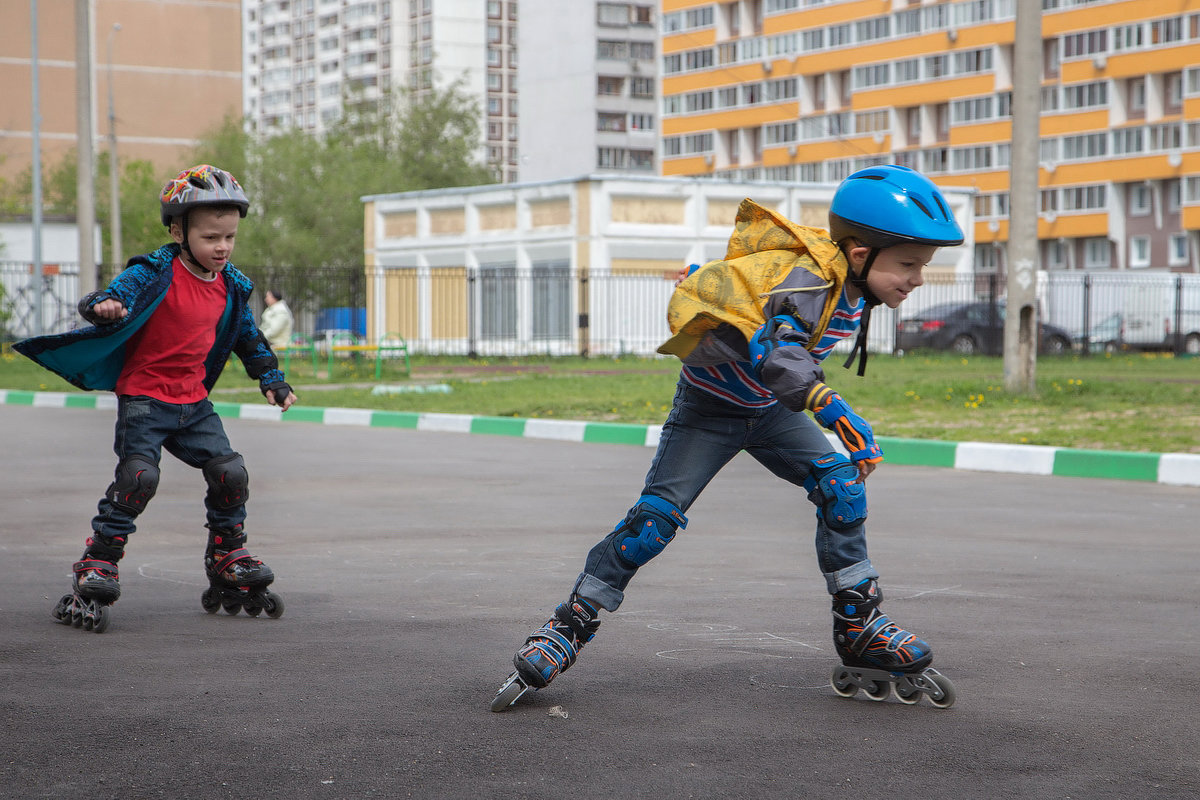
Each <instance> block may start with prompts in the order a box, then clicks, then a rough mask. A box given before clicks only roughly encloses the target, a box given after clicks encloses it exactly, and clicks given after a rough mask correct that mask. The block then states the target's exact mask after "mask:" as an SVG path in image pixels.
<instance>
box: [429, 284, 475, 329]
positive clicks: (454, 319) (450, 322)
mask: <svg viewBox="0 0 1200 800" xmlns="http://www.w3.org/2000/svg"><path fill="white" fill-rule="evenodd" d="M431 272H432V274H433V276H434V277H433V281H432V283H431V285H430V287H429V288H430V292H429V295H430V296H429V299H430V304H429V305H430V311H429V323H430V328H431V331H430V332H431V333H432V334H433V338H435V339H458V338H462V337H465V336H466V335H467V303H466V300H465V298H466V296H467V270H466V268H465V267H445V268H440V269H435V270H431Z"/></svg>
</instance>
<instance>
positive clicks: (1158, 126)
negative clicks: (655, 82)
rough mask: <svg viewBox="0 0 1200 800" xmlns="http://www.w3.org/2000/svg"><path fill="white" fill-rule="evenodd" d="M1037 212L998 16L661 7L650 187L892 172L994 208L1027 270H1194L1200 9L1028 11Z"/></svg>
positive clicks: (986, 224) (979, 207)
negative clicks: (1029, 209)
mask: <svg viewBox="0 0 1200 800" xmlns="http://www.w3.org/2000/svg"><path fill="white" fill-rule="evenodd" d="M1040 7H1041V9H1042V47H1041V52H1042V59H1041V76H1042V77H1041V116H1040V131H1039V135H1040V156H1039V163H1040V170H1039V172H1040V177H1039V187H1040V188H1039V195H1038V196H1037V197H1027V198H1010V196H1009V191H1008V190H1009V165H1010V157H1011V132H1012V116H1011V94H1012V82H1013V70H1014V64H1013V37H1014V28H1015V24H1014V23H1015V15H1016V0H950V1H949V2H944V1H940V0H934V1H932V2H931V1H930V0H884V2H880V0H735V1H734V2H720V3H717V2H711V0H708V1H705V0H664V2H663V19H662V23H661V31H662V53H663V55H662V64H663V82H662V94H663V116H664V119H663V121H662V132H663V142H662V148H663V149H662V159H663V166H662V172H663V174H664V175H692V176H696V175H711V176H714V177H719V178H726V179H730V180H754V179H767V180H782V181H793V180H798V181H822V182H837V181H840V180H841V179H842V178H844V177H845V176H846V175H848V174H849V173H850V172H852V171H854V170H855V169H858V168H861V167H863V166H867V165H871V164H878V163H889V162H890V163H898V164H905V165H908V166H911V167H914V168H916V169H919V170H921V171H922V172H924V173H925V174H927V175H929V176H930V177H931V178H933V179H934V180H935V181H937V182H938V183H940V184H943V185H946V186H968V187H973V188H974V189H975V190H976V191H977V193H978V194H977V196H976V198H975V212H976V213H975V217H976V220H977V221H976V223H975V231H974V234H975V235H974V238H975V242H976V246H975V268H976V271H977V272H980V273H988V272H993V273H1002V272H1003V271H1004V268H1005V263H1004V262H1005V247H1004V243H1005V242H1006V241H1007V236H1008V212H1009V208H1010V206H1011V204H1013V203H1018V202H1023V203H1036V204H1037V208H1038V211H1039V219H1038V239H1039V251H1040V261H1041V264H1040V266H1042V267H1043V268H1046V269H1051V270H1060V269H1101V270H1104V269H1156V268H1157V269H1160V270H1162V271H1173V272H1197V271H1200V0H1176V1H1175V2H1170V3H1164V2H1161V0H1040Z"/></svg>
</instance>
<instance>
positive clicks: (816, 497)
mask: <svg viewBox="0 0 1200 800" xmlns="http://www.w3.org/2000/svg"><path fill="white" fill-rule="evenodd" d="M804 488H805V489H807V490H808V499H809V500H811V501H812V502H813V505H815V506H816V507H817V516H818V517H820V518H821V519H823V520H825V524H826V525H828V526H829V527H830V529H832V530H835V531H846V530H850V529H851V528H853V527H855V526H856V525H860V524H862V523H863V522H864V521H866V519H867V487H866V486H864V485H863V484H861V483H858V468H857V467H855V466H854V465H853V464H851V463H850V459H848V458H846V457H845V456H844V455H842V454H841V453H829V454H827V455H823V456H821V457H820V458H814V459H813V461H812V472H810V473H809V474H808V477H807V478H805V479H804Z"/></svg>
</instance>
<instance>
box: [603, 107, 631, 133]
mask: <svg viewBox="0 0 1200 800" xmlns="http://www.w3.org/2000/svg"><path fill="white" fill-rule="evenodd" d="M596 130H598V131H624V130H625V114H624V113H616V114H613V113H609V112H606V111H601V112H600V113H599V114H597V115H596Z"/></svg>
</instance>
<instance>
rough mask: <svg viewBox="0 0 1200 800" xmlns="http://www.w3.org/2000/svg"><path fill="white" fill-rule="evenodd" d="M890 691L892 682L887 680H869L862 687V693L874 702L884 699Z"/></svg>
mask: <svg viewBox="0 0 1200 800" xmlns="http://www.w3.org/2000/svg"><path fill="white" fill-rule="evenodd" d="M891 693H892V684H890V683H888V682H887V681H870V682H868V683H867V685H866V686H864V687H863V694H865V695H866V696H867V697H869V698H871V699H872V700H874V701H875V702H876V703H878V702H880V701H881V700H886V699H887V698H888V695H890V694H891Z"/></svg>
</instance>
